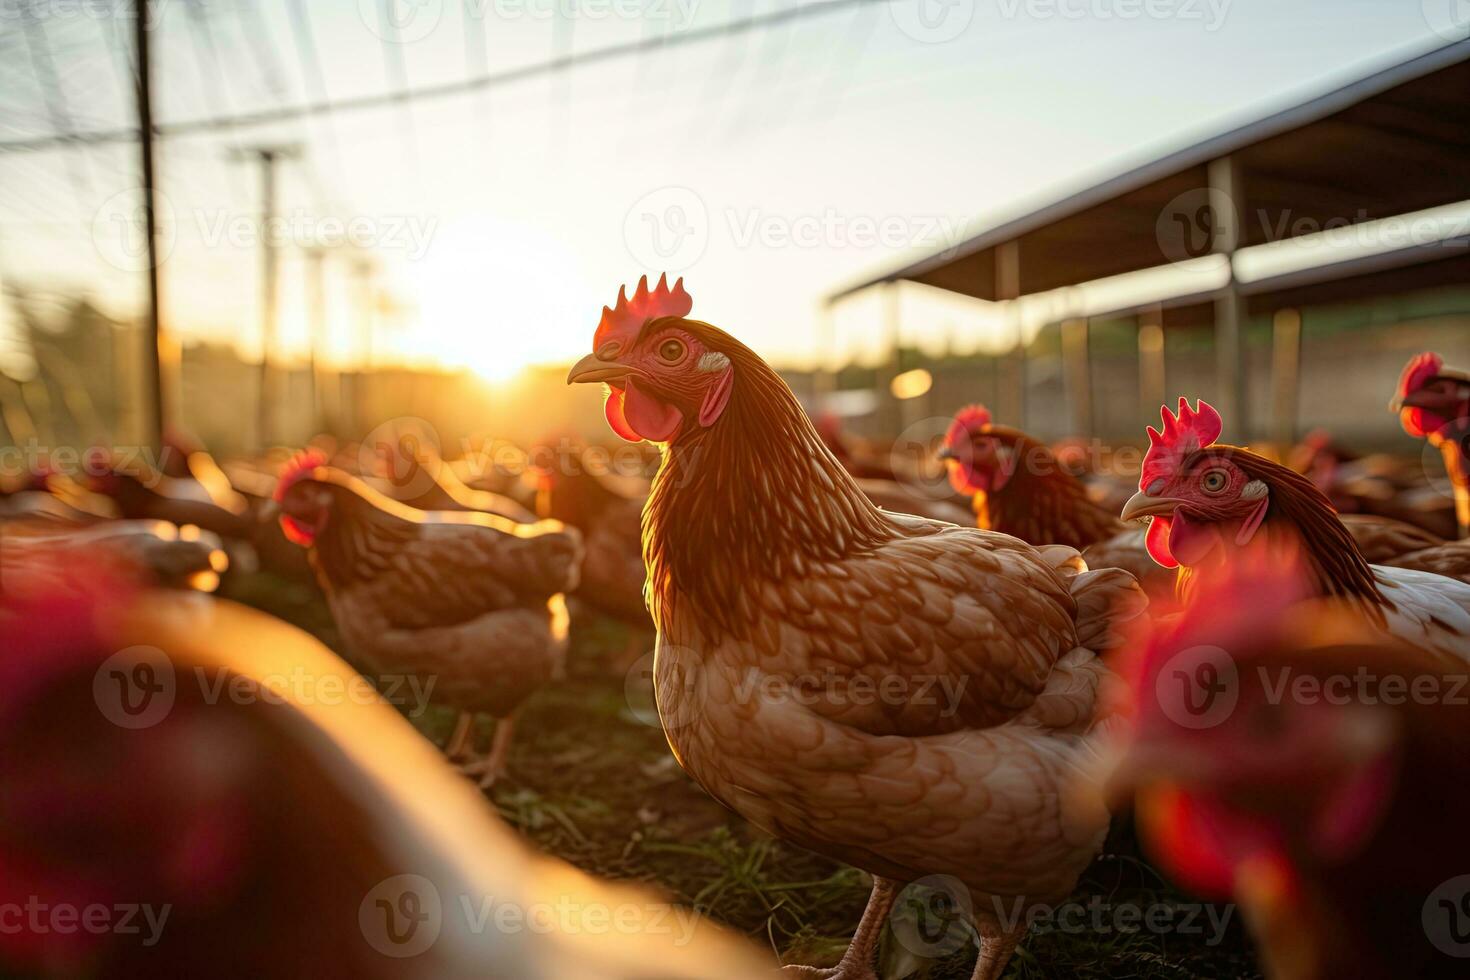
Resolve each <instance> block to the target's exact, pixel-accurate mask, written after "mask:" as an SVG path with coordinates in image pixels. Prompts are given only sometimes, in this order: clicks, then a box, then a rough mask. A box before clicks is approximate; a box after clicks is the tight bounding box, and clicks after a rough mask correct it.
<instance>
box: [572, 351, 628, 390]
mask: <svg viewBox="0 0 1470 980" xmlns="http://www.w3.org/2000/svg"><path fill="white" fill-rule="evenodd" d="M632 373H633V369H632V368H630V367H628V366H627V365H625V364H619V363H618V362H617V361H605V360H603V359H602V358H600V357H598V356H597V355H596V354H588V355H587V356H586V357H584V358H582V359H581V360H580V361H578V362H577V363H576V364H573V365H572V370H571V371H570V372H569V373H568V374H567V384H569V385H575V384H587V383H588V382H592V381H616V380H618V379H619V378H626V377H627V376H628V375H630V374H632Z"/></svg>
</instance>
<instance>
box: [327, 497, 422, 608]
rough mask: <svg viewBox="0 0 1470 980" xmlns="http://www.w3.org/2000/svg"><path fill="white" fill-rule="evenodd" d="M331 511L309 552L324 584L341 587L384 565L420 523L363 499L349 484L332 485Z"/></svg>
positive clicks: (374, 571) (382, 567)
mask: <svg viewBox="0 0 1470 980" xmlns="http://www.w3.org/2000/svg"><path fill="white" fill-rule="evenodd" d="M331 489H332V495H333V498H334V500H335V507H334V512H333V513H332V515H331V517H330V519H329V520H328V521H327V526H326V527H324V528H322V530H321V532H320V533H319V534H318V535H317V537H316V540H315V542H313V548H312V556H313V559H314V564H315V566H316V569H317V572H318V575H319V576H320V577H321V578H323V579H324V580H325V581H324V582H323V585H324V587H326V588H328V589H331V588H343V587H345V586H348V585H351V584H352V583H353V582H357V581H359V580H362V579H366V578H368V577H370V576H372V575H374V574H375V573H377V572H381V571H382V570H383V569H384V568H386V567H387V565H388V562H389V561H390V560H391V558H392V556H393V554H394V553H395V552H396V551H398V549H400V548H401V547H402V546H403V544H404V542H406V541H408V540H409V539H410V538H413V537H415V536H416V535H417V534H418V533H419V530H420V528H419V525H417V524H415V523H414V522H412V521H407V520H404V519H403V518H402V517H399V516H397V515H394V514H391V513H389V512H388V511H386V510H383V509H382V508H380V507H376V506H374V505H373V502H372V501H371V500H365V499H364V498H363V497H362V496H361V495H360V494H358V493H356V492H354V491H353V489H352V488H350V487H346V486H341V485H337V484H332V485H331Z"/></svg>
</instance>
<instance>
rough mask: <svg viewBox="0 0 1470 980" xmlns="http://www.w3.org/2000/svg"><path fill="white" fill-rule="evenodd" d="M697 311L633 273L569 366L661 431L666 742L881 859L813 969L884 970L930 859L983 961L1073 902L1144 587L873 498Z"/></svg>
mask: <svg viewBox="0 0 1470 980" xmlns="http://www.w3.org/2000/svg"><path fill="white" fill-rule="evenodd" d="M689 310H690V303H689V300H688V297H687V294H684V293H683V290H682V285H681V284H680V285H676V286H675V288H674V289H673V290H672V291H670V290H669V289H668V287H667V285H666V284H665V283H664V282H662V281H661V282H660V284H659V287H658V289H656V290H653V291H650V290H648V289H647V285H646V283H643V284H640V287H639V289H638V291H637V293H636V294H635V296H634V297H633V298H632V299H631V300H628V299H626V298H620V301H619V304H618V306H617V308H616V309H615V310H612V309H610V310H606V311H604V315H603V321H602V324H601V325H600V326H599V328H598V331H597V335H596V337H595V339H594V348H595V353H593V354H592V355H590V356H588V357H586V358H584V359H583V360H582V361H581V362H579V363H578V364H577V365H576V367H574V368H573V370H572V373H571V375H570V377H569V380H570V381H573V382H578V381H581V382H606V383H607V384H608V385H609V393H608V401H607V404H606V408H605V413H606V416H607V420H608V422H609V424H610V425H611V426H612V427H613V429H614V431H615V432H617V433H619V434H620V435H622V436H624V437H625V438H628V439H630V440H636V439H648V440H650V441H656V442H663V443H666V444H667V450H666V452H665V455H664V459H663V464H662V467H661V469H660V470H659V474H658V477H657V478H656V480H655V482H654V488H653V494H652V496H651V497H650V499H649V504H648V507H647V508H646V509H645V511H644V521H643V526H644V559H645V563H646V565H647V568H648V577H649V605H650V609H651V611H652V613H653V618H654V622H655V623H656V624H657V626H658V630H659V638H658V647H657V653H656V659H655V666H654V675H655V692H656V697H657V702H658V707H659V714H660V717H661V719H662V721H663V725H664V729H665V732H666V733H667V735H668V738H669V743H670V745H671V747H672V748H673V751H674V754H675V756H676V757H677V759H678V760H679V762H680V764H681V765H682V766H683V767H684V768H685V769H686V770H687V771H688V772H689V773H690V774H691V775H692V776H693V777H694V778H695V779H696V780H697V781H698V782H699V783H700V784H701V785H702V786H703V787H704V788H705V789H706V790H707V791H708V792H709V793H710V794H711V795H713V796H714V797H715V798H716V799H719V800H720V801H721V802H723V803H724V804H725V805H727V806H729V807H730V808H731V809H733V810H735V811H736V812H738V813H740V814H741V815H742V816H744V817H745V818H746V819H748V820H750V821H751V822H752V823H754V824H755V825H756V826H758V827H760V828H762V829H764V830H766V831H768V832H770V833H772V834H775V835H777V836H779V837H781V838H783V839H786V840H789V841H793V842H795V843H797V844H800V845H801V846H804V847H808V848H810V849H812V850H814V851H817V852H819V853H822V854H825V855H828V856H830V857H833V858H836V859H838V860H842V861H846V862H849V863H851V864H854V865H856V866H858V867H860V868H863V869H865V870H867V871H869V872H871V873H872V874H873V875H874V889H873V895H872V898H871V899H870V901H869V904H868V908H867V911H866V912H865V913H864V916H863V921H862V923H861V924H860V925H859V926H858V930H857V933H856V935H855V937H854V940H853V943H852V945H851V946H850V947H849V949H848V951H847V953H846V954H845V955H844V956H843V959H842V961H841V963H840V964H839V966H838V967H837V970H836V972H835V974H827V975H829V976H833V975H835V976H838V977H844V978H874V977H875V976H876V974H875V972H874V966H873V952H874V943H875V942H876V938H877V936H878V934H879V933H880V932H881V927H882V925H883V922H884V919H885V917H886V916H887V915H888V914H889V912H890V910H891V909H892V907H893V905H894V902H895V900H896V899H897V896H898V892H899V888H900V887H901V886H903V885H904V884H905V883H907V882H912V881H914V880H916V879H919V878H922V877H925V876H928V875H938V874H943V875H951V876H954V877H955V878H957V879H958V880H959V881H961V882H963V883H964V885H965V886H966V887H967V888H968V889H969V891H970V893H971V896H972V899H973V906H974V910H975V924H976V926H977V928H978V930H979V932H980V935H981V939H982V949H981V954H980V959H979V962H978V963H977V965H976V969H975V976H976V977H977V978H980V980H993V978H995V977H998V976H999V975H1000V972H1001V971H1002V970H1003V969H1004V966H1005V963H1006V961H1007V960H1008V959H1009V957H1010V955H1011V952H1012V950H1013V949H1014V947H1015V945H1016V943H1017V942H1019V941H1020V939H1021V938H1022V936H1023V935H1024V932H1025V926H1024V924H1022V925H1020V926H1019V927H1018V926H1017V925H1016V923H1015V922H1014V921H1008V920H1007V919H1006V918H1005V915H1004V910H1005V909H1011V908H1015V907H1018V906H1025V905H1027V904H1028V903H1044V902H1048V901H1056V900H1059V899H1060V898H1062V897H1064V896H1065V895H1066V894H1067V893H1068V892H1069V891H1070V890H1071V888H1072V887H1073V885H1074V884H1075V883H1076V881H1077V878H1078V875H1080V874H1081V872H1082V870H1083V869H1084V868H1085V867H1086V866H1087V865H1088V863H1089V862H1090V861H1091V860H1092V857H1093V856H1094V855H1095V854H1096V853H1097V850H1098V848H1099V847H1100V846H1101V844H1102V840H1103V837H1104V835H1105V833H1106V831H1107V826H1108V813H1107V810H1106V808H1105V807H1104V806H1103V804H1102V800H1101V797H1100V795H1099V793H1098V791H1097V788H1096V787H1095V786H1091V785H1089V783H1088V782H1087V780H1086V779H1085V778H1083V776H1084V771H1085V770H1086V768H1087V765H1086V764H1087V760H1088V759H1089V757H1090V755H1091V752H1092V743H1091V739H1092V737H1093V736H1094V733H1095V729H1096V726H1097V723H1098V721H1099V719H1100V715H1101V712H1100V710H1099V687H1100V686H1101V685H1102V684H1103V683H1104V681H1105V679H1106V677H1107V675H1108V672H1107V669H1106V668H1105V667H1104V666H1103V664H1102V663H1101V662H1100V661H1099V660H1098V658H1097V657H1096V655H1095V651H1096V650H1097V649H1099V648H1101V647H1104V646H1106V645H1107V644H1108V643H1110V642H1111V635H1110V634H1111V630H1110V625H1111V623H1112V622H1113V620H1114V617H1113V616H1111V615H1109V612H1108V610H1109V608H1110V607H1111V606H1112V605H1113V600H1118V601H1120V602H1122V603H1124V604H1125V606H1126V607H1127V608H1128V609H1129V610H1130V611H1136V610H1137V609H1138V606H1139V603H1140V602H1141V596H1140V595H1139V593H1138V590H1137V585H1136V583H1135V582H1134V581H1133V579H1132V578H1131V576H1128V575H1126V574H1125V573H1122V572H1120V571H1117V570H1113V569H1105V570H1101V571H1097V572H1086V571H1083V569H1084V567H1085V566H1083V564H1082V563H1081V561H1080V559H1079V558H1078V556H1077V554H1076V552H1075V551H1073V550H1072V549H1070V548H1062V547H1057V548H1048V549H1044V550H1041V551H1038V550H1037V549H1035V548H1032V547H1031V546H1030V545H1028V544H1026V543H1025V542H1023V541H1020V540H1019V539H1016V538H1012V537H1008V536H1006V535H1003V534H995V533H992V532H988V531H982V530H978V529H976V528H971V527H960V526H956V525H952V524H943V523H939V522H935V521H929V520H925V519H922V518H916V517H909V516H903V515H895V514H890V513H886V512H884V511H881V510H879V509H878V508H877V507H875V506H874V505H873V504H872V503H871V501H869V500H868V498H867V497H866V496H864V494H863V493H862V492H861V491H860V490H859V489H858V487H857V485H856V484H855V483H854V482H853V479H852V477H851V476H850V475H849V474H848V472H847V471H846V470H845V469H844V468H843V467H842V466H841V464H839V463H838V461H837V460H836V459H835V458H834V457H833V456H832V454H831V453H830V452H829V451H828V450H827V449H826V447H825V446H824V445H823V444H822V440H821V438H820V436H819V435H818V434H817V432H816V430H815V429H814V428H813V426H812V424H811V422H810V421H809V420H808V418H807V416H806V414H805V413H804V412H803V411H802V409H801V406H800V405H799V404H798V402H797V400H796V398H795V396H794V395H793V394H792V393H791V390H790V389H789V388H788V387H787V386H786V384H785V383H784V382H783V381H782V380H781V378H780V377H779V376H778V375H777V374H776V373H775V372H774V371H772V370H771V369H770V367H768V366H767V365H766V363H765V362H764V361H762V360H761V359H760V357H758V356H757V355H756V354H755V353H754V352H752V351H751V350H750V349H749V348H747V347H745V346H744V345H743V344H741V343H740V342H739V341H737V340H735V339H734V338H733V337H731V336H729V335H728V334H726V333H724V332H723V331H721V330H719V329H717V328H716V327H713V326H710V325H709V324H707V323H702V322H699V321H695V320H690V319H688V318H687V314H688V313H689ZM1118 615H1119V616H1121V615H1125V613H1119V614H1118ZM938 692H943V693H938ZM793 969H794V970H795V971H796V972H803V973H805V974H808V975H809V974H811V973H812V972H813V971H808V970H805V969H804V968H801V969H796V968H793Z"/></svg>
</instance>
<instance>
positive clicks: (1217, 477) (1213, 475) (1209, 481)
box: [1200, 470, 1230, 493]
mask: <svg viewBox="0 0 1470 980" xmlns="http://www.w3.org/2000/svg"><path fill="white" fill-rule="evenodd" d="M1229 483H1230V476H1229V474H1227V473H1226V472H1225V471H1224V470H1210V471H1209V472H1208V473H1206V474H1205V475H1204V478H1203V479H1202V480H1200V486H1202V487H1204V490H1205V493H1219V492H1220V491H1221V490H1224V489H1225V487H1226V485H1227V484H1229Z"/></svg>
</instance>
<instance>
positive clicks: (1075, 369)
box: [1062, 317, 1093, 436]
mask: <svg viewBox="0 0 1470 980" xmlns="http://www.w3.org/2000/svg"><path fill="white" fill-rule="evenodd" d="M1088 333H1089V330H1088V321H1087V318H1086V317H1074V318H1072V319H1069V320H1064V321H1062V367H1063V369H1064V371H1065V375H1066V379H1067V393H1068V395H1069V396H1070V398H1069V399H1068V400H1069V401H1070V402H1071V403H1072V432H1073V434H1074V435H1079V436H1091V435H1093V431H1092V428H1093V425H1092V352H1091V350H1090V346H1091V345H1090V344H1089V342H1088Z"/></svg>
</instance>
